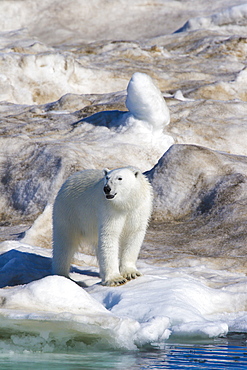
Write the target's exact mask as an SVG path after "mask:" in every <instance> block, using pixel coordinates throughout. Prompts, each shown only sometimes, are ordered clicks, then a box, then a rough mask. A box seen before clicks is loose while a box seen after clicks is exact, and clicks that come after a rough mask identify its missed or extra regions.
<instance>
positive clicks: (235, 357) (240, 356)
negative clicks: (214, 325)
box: [0, 334, 247, 370]
mask: <svg viewBox="0 0 247 370" xmlns="http://www.w3.org/2000/svg"><path fill="white" fill-rule="evenodd" d="M246 340H247V336H246V334H232V335H229V336H228V337H227V338H218V339H214V340H212V341H211V343H209V342H208V343H200V342H199V343H182V344H178V343H166V344H164V348H162V349H160V348H157V349H156V348H145V349H144V348H143V349H140V350H137V351H113V350H108V351H106V350H95V349H94V350H93V349H92V348H84V350H82V351H80V352H73V351H68V352H67V353H65V352H63V351H57V352H53V353H42V352H29V351H28V350H24V351H23V352H22V353H16V352H14V351H11V350H9V351H6V352H4V351H3V349H2V351H1V354H0V369H1V370H5V369H6V370H7V369H12V370H13V369H14V370H15V369H18V370H24V369H25V370H27V369H36V370H41V369H46V370H47V369H53V370H79V369H83V370H89V369H90V370H98V369H116V370H126V369H127V370H128V369H129V370H137V369H143V370H149V369H215V370H216V369H217V370H218V369H225V370H227V369H247V342H246Z"/></svg>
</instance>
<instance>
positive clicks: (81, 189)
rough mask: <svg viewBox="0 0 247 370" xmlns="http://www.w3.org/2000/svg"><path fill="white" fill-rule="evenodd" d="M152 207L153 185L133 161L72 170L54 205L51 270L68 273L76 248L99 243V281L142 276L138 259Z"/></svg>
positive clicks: (120, 281) (113, 282)
mask: <svg viewBox="0 0 247 370" xmlns="http://www.w3.org/2000/svg"><path fill="white" fill-rule="evenodd" d="M104 186H106V191H107V190H108V192H107V194H105V192H104ZM107 196H108V198H111V199H107ZM151 210H152V190H151V186H150V184H149V182H148V180H147V179H146V177H145V176H144V175H143V174H142V173H141V171H140V170H139V169H137V168H135V167H124V168H119V169H115V170H112V171H109V170H107V169H105V170H104V171H103V172H102V171H100V170H85V171H82V172H78V173H76V174H74V175H72V176H71V177H70V178H69V179H68V180H67V181H66V182H65V183H64V184H63V186H62V187H61V189H60V191H59V193H58V195H57V197H56V200H55V203H54V208H53V274H56V275H63V276H69V269H70V264H71V259H72V257H73V255H74V253H75V252H76V251H77V250H78V248H79V246H80V244H82V243H87V244H91V245H93V246H98V248H97V257H98V261H99V267H100V276H101V278H102V284H104V285H112V286H114V285H120V284H124V283H125V282H126V281H127V280H130V279H134V278H136V277H137V276H140V275H141V274H140V273H139V272H138V271H137V269H136V261H137V258H138V254H139V251H140V248H141V245H142V242H143V239H144V236H145V232H146V228H147V224H148V220H149V217H150V214H151Z"/></svg>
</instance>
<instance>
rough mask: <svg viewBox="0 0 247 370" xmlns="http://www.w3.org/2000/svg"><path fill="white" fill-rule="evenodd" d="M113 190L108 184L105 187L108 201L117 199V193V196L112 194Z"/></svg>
mask: <svg viewBox="0 0 247 370" xmlns="http://www.w3.org/2000/svg"><path fill="white" fill-rule="evenodd" d="M111 190H112V189H111V187H110V186H109V185H108V184H106V185H105V186H104V193H105V195H106V199H113V198H114V197H115V195H116V193H115V194H111Z"/></svg>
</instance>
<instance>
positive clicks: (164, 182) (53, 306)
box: [0, 0, 247, 353]
mask: <svg viewBox="0 0 247 370" xmlns="http://www.w3.org/2000/svg"><path fill="white" fill-rule="evenodd" d="M88 4H89V2H88V1H86V0H85V1H84V0H83V1H82V0H72V1H70V2H66V1H65V0H59V1H57V0H56V1H53V2H51V1H50V0H45V1H43V2H40V1H38V0H34V1H32V2H28V6H26V2H23V1H12V2H9V1H1V2H0V23H1V26H2V28H1V32H0V51H1V53H0V64H1V71H0V100H1V101H0V118H1V126H0V130H1V131H0V203H1V209H0V237H1V240H2V241H3V242H2V243H1V244H0V253H1V254H0V283H1V288H0V304H1V305H0V328H1V329H0V331H1V333H2V336H1V338H0V353H5V351H9V352H10V353H12V352H14V353H18V352H21V351H22V352H23V351H31V352H32V351H34V352H35V353H36V352H37V351H41V352H56V351H57V349H58V348H63V349H64V350H65V352H66V351H67V350H68V351H69V350H71V348H77V349H79V350H81V349H83V348H95V346H96V347H97V346H98V347H99V348H108V349H109V348H112V349H114V348H117V349H128V350H133V349H134V350H136V349H137V348H141V347H143V346H150V345H151V346H153V347H155V348H156V347H159V348H160V347H162V346H163V345H164V344H165V343H167V342H169V341H170V342H176V341H182V340H184V341H189V340H191V341H193V340H194V341H197V340H199V339H203V340H206V341H207V340H210V339H212V338H217V337H221V336H226V335H227V334H229V333H232V332H237V333H246V332H247V320H246V313H247V307H246V303H247V293H246V286H247V278H246V265H247V258H246V243H247V234H246V223H247V222H246V220H247V214H246V206H247V200H246V199H247V197H246V194H247V188H246V184H247V181H246V179H247V157H246V156H247V144H246V143H247V131H246V117H247V103H246V101H247V90H246V79H247V73H246V68H247V62H246V53H247V46H246V45H247V42H246V40H247V39H246V38H247V20H246V19H247V18H246V13H247V11H246V2H245V0H234V1H232V0H224V1H223V0H217V1H209V2H202V1H200V0H195V1H191V0H188V1H183V2H181V1H180V2H179V1H167V0H152V1H146V0H133V1H131V2H125V1H121V2H114V4H113V2H109V1H101V0H91V1H90V6H89V5H88ZM119 4H120V5H119ZM173 144H174V145H173ZM123 165H135V166H138V167H140V168H141V170H142V171H143V172H145V173H146V175H147V176H148V178H149V180H150V182H151V183H152V186H153V188H154V194H155V197H154V211H153V215H152V219H151V222H150V227H149V229H148V232H147V235H146V239H145V242H144V245H143V248H142V249H141V254H140V259H139V260H138V265H139V266H138V268H139V269H140V270H141V272H142V273H143V276H142V277H140V278H138V279H136V280H133V281H130V282H128V283H127V284H126V285H124V286H121V287H117V288H108V287H103V286H101V285H100V284H99V282H100V279H99V276H98V266H97V261H96V258H95V257H94V255H93V253H92V251H90V250H86V249H83V250H82V251H81V252H80V253H78V254H77V255H76V257H75V260H74V264H73V268H72V270H71V278H72V279H74V280H76V281H78V282H80V285H79V284H76V283H75V282H73V281H71V280H67V279H65V278H62V277H56V276H51V275H50V274H51V212H52V203H53V200H54V197H55V195H56V193H57V191H58V189H59V188H60V186H61V184H62V183H63V182H64V180H65V179H66V178H67V177H68V176H69V175H70V174H72V173H73V172H75V171H78V170H82V169H86V168H104V167H108V168H114V167H118V166H123Z"/></svg>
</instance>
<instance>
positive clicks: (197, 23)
mask: <svg viewBox="0 0 247 370" xmlns="http://www.w3.org/2000/svg"><path fill="white" fill-rule="evenodd" d="M234 26H236V30H237V29H238V28H239V27H241V29H242V32H244V33H246V32H247V5H246V4H241V5H236V6H232V7H229V8H226V9H223V10H221V11H219V12H218V13H214V14H212V15H211V16H207V17H196V18H192V19H190V20H189V21H188V22H186V23H185V25H184V26H183V27H181V28H180V29H179V30H178V31H176V32H186V31H194V30H198V29H218V28H223V29H231V28H232V29H234Z"/></svg>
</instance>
